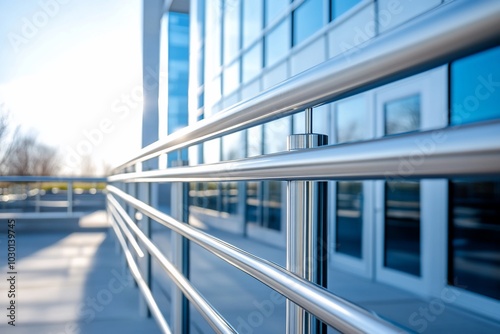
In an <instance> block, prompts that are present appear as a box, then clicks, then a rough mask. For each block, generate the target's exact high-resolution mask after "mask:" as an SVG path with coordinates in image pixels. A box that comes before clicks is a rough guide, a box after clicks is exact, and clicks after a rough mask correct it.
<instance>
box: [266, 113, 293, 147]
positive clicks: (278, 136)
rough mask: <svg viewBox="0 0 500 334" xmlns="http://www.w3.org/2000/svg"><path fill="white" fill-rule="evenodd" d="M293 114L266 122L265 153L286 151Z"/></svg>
mask: <svg viewBox="0 0 500 334" xmlns="http://www.w3.org/2000/svg"><path fill="white" fill-rule="evenodd" d="M290 117H291V116H288V117H284V118H280V119H277V120H275V121H272V122H269V123H266V124H264V154H270V153H276V152H283V151H286V149H287V148H286V141H287V137H288V135H290V130H291V129H290V119H291V118H290Z"/></svg>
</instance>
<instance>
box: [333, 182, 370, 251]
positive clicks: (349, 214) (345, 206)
mask: <svg viewBox="0 0 500 334" xmlns="http://www.w3.org/2000/svg"><path fill="white" fill-rule="evenodd" d="M335 231H336V233H335V249H336V251H337V252H339V253H343V254H347V255H350V256H354V257H357V258H361V257H362V239H363V183H361V182H351V181H345V182H338V183H337V222H336V224H335Z"/></svg>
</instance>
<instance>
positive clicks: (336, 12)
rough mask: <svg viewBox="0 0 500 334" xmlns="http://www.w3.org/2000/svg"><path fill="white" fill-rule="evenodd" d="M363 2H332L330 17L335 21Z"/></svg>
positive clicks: (337, 0)
mask: <svg viewBox="0 0 500 334" xmlns="http://www.w3.org/2000/svg"><path fill="white" fill-rule="evenodd" d="M359 2H361V0H331V3H330V4H331V7H330V15H331V19H332V20H334V19H336V18H337V17H339V16H340V15H342V14H344V13H345V12H347V11H348V10H349V9H351V8H352V7H354V5H356V4H357V3H359Z"/></svg>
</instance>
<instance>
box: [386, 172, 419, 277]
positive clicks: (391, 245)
mask: <svg viewBox="0 0 500 334" xmlns="http://www.w3.org/2000/svg"><path fill="white" fill-rule="evenodd" d="M420 254H421V253H420V183H419V182H411V181H403V182H393V181H391V182H387V183H386V187H385V224H384V266H385V267H388V268H392V269H396V270H399V271H403V272H406V273H408V274H412V275H415V276H420V259H421V255H420Z"/></svg>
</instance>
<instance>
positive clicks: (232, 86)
mask: <svg viewBox="0 0 500 334" xmlns="http://www.w3.org/2000/svg"><path fill="white" fill-rule="evenodd" d="M239 82H240V62H239V61H235V62H234V63H232V64H231V65H230V66H229V67H227V68H226V70H225V71H224V82H223V85H222V87H223V90H224V95H227V94H230V93H232V92H234V91H235V90H236V88H238V85H239Z"/></svg>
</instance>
